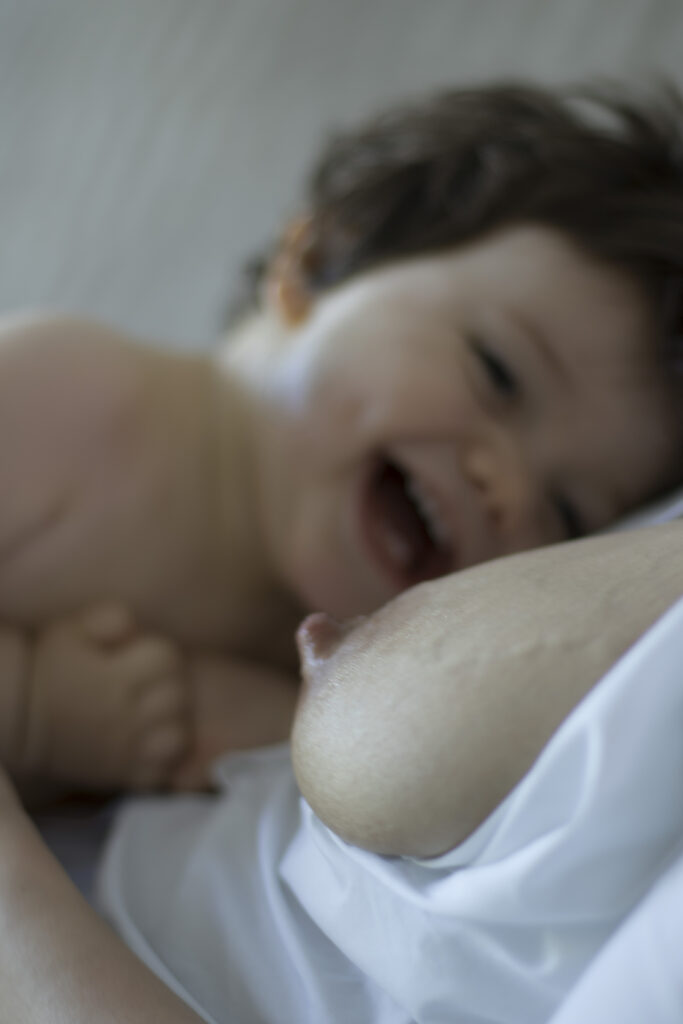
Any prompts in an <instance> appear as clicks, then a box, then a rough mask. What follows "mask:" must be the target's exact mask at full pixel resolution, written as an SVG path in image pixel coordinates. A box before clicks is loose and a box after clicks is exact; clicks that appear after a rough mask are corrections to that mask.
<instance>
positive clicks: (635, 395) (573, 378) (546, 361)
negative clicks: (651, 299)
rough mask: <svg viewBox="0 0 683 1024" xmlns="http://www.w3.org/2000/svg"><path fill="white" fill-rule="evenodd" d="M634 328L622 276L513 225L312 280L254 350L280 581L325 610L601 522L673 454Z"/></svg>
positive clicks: (376, 601) (647, 345)
mask: <svg viewBox="0 0 683 1024" xmlns="http://www.w3.org/2000/svg"><path fill="white" fill-rule="evenodd" d="M653 335H654V326H653V318H652V313H651V310H650V309H649V308H648V305H647V303H646V301H645V299H644V297H643V296H642V295H641V294H640V292H639V291H638V290H637V289H636V288H635V287H634V285H633V283H632V282H631V280H630V279H629V278H627V277H626V276H625V275H622V274H620V273H619V272H617V271H614V270H611V269H606V268H605V267H602V266H599V265H597V264H595V263H593V262H591V261H589V259H588V258H587V257H586V256H584V255H583V254H582V253H580V252H579V251H578V250H577V249H576V248H574V247H573V246H572V245H571V244H570V243H568V242H567V241H565V240H564V239H563V238H562V237H561V236H560V235H558V234H557V233H554V232H551V231H549V230H546V229H541V228H537V227H532V226H521V227H517V228H514V229H509V230H507V231H505V232H502V233H499V234H497V235H494V236H491V237H489V238H486V239H484V240H480V241H478V242H476V244H472V245H470V246H469V247H466V248H462V249H459V250H457V251H454V252H450V253H447V254H441V255H435V256H430V257H424V258H418V259H410V260H406V261H404V262H402V263H394V264H392V265H390V266H387V267H386V268H383V269H378V270H376V271H373V272H371V273H368V274H365V275H361V276H360V277H359V278H358V279H356V280H351V281H350V282H348V283H346V284H343V285H341V286H339V287H338V288H336V289H334V290H332V291H331V292H329V293H328V294H326V295H324V296H323V297H322V298H320V299H319V300H317V301H316V303H315V305H314V308H313V310H312V312H311V314H310V316H309V317H308V319H307V320H306V322H305V323H304V324H303V325H302V326H300V327H298V328H296V329H295V330H292V331H291V332H290V333H289V334H287V335H286V336H284V337H283V339H282V343H281V346H280V349H279V353H278V355H277V357H276V358H273V361H272V367H271V369H272V377H273V381H274V382H275V388H276V391H278V389H279V392H278V393H279V399H278V400H279V401H280V402H281V403H283V404H284V405H285V406H286V407H287V409H288V412H289V414H290V417H289V423H290V424H291V425H292V427H291V430H288V431H284V432H283V434H282V440H281V444H282V446H283V447H282V448H281V450H280V456H281V457H280V458H279V468H278V465H276V466H275V468H274V470H273V474H272V480H271V484H272V490H271V492H270V500H269V508H268V509H267V512H266V514H267V515H268V516H269V519H268V521H267V528H268V531H269V542H270V544H271V548H272V550H273V551H274V553H275V557H276V560H277V561H278V562H279V567H280V570H281V572H282V575H283V576H284V578H285V580H286V581H287V582H288V584H289V585H290V586H291V588H292V589H293V590H294V592H295V593H297V594H298V595H299V597H300V598H301V599H302V601H303V603H304V605H305V606H306V607H309V608H321V609H324V610H326V611H328V612H330V613H332V614H334V615H336V616H339V617H345V616H348V615H357V614H361V613H365V612H367V611H369V610H371V609H373V608H376V607H378V606H379V605H381V604H383V603H384V602H385V601H386V600H388V599H389V598H391V597H392V596H394V595H396V594H397V593H398V592H399V591H401V590H403V589H405V588H406V587H409V586H411V585H413V584H415V583H417V582H419V581H422V580H426V579H430V578H433V577H436V576H440V575H443V574H445V573H448V572H452V571H454V570H459V569H462V568H465V567H467V566H471V565H473V564H475V563H478V562H482V561H485V560H488V559H491V558H495V557H497V556H501V555H505V554H508V553H510V552H514V551H519V550H522V549H526V548H531V547H536V546H539V545H543V544H548V543H552V542H557V541H560V540H562V539H564V538H570V537H573V536H575V535H577V534H580V533H584V532H591V531H595V530H599V529H600V528H601V527H604V526H605V525H606V524H608V523H609V522H610V521H612V520H614V519H615V518H617V517H618V516H619V515H621V514H622V513H623V512H624V511H626V510H627V509H629V508H631V507H633V506H634V505H636V504H638V503H639V502H640V501H641V500H642V499H643V498H644V497H646V496H649V495H650V494H651V493H652V492H653V491H654V490H656V489H657V488H658V487H659V486H661V484H662V483H663V482H664V480H665V479H666V477H667V473H668V469H669V467H670V466H671V465H672V464H673V458H674V454H673V453H674V448H675V444H676V440H675V435H674V431H673V430H672V429H671V425H670V422H669V419H668V416H667V415H666V413H665V408H666V403H665V401H664V393H663V386H662V384H661V383H660V381H659V379H658V377H657V370H656V368H655V363H654V359H653V358H652V355H651V353H652V350H653V347H654V343H655V342H654V336H653Z"/></svg>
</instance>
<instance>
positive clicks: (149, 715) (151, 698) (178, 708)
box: [137, 675, 190, 726]
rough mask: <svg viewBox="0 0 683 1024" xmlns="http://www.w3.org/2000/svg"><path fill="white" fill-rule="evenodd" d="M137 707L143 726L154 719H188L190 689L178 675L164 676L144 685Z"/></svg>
mask: <svg viewBox="0 0 683 1024" xmlns="http://www.w3.org/2000/svg"><path fill="white" fill-rule="evenodd" d="M137 708H138V718H139V721H140V722H141V723H142V724H143V726H144V725H145V723H148V722H151V721H154V720H156V721H160V720H162V719H165V720H168V719H173V718H177V719H178V720H189V711H190V689H189V687H188V685H187V683H186V682H185V680H184V679H182V678H181V677H180V676H173V675H171V676H164V677H162V678H159V679H158V680H155V681H154V682H152V683H150V684H149V685H148V686H147V687H145V689H144V691H143V692H142V693H141V694H140V696H139V697H138V699H137Z"/></svg>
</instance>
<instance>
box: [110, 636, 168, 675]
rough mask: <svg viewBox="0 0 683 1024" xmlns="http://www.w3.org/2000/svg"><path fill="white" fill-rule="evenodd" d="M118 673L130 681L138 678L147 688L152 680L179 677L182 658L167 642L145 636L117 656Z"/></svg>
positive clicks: (159, 638)
mask: <svg viewBox="0 0 683 1024" xmlns="http://www.w3.org/2000/svg"><path fill="white" fill-rule="evenodd" d="M112 664H113V663H112ZM116 671H117V672H120V673H121V674H122V675H124V676H125V677H126V678H128V679H133V678H136V679H138V680H139V682H140V683H141V684H142V685H143V686H147V685H148V683H149V682H150V680H151V679H158V678H162V677H166V678H168V677H171V676H179V675H180V674H181V672H182V657H181V655H180V653H179V652H178V650H177V648H176V647H175V646H174V645H173V644H171V643H169V642H168V641H167V640H162V639H161V637H155V636H145V637H141V638H140V639H138V640H135V641H134V642H133V643H131V644H129V645H128V646H127V647H125V648H124V649H123V650H121V651H120V652H119V653H118V654H117V655H116Z"/></svg>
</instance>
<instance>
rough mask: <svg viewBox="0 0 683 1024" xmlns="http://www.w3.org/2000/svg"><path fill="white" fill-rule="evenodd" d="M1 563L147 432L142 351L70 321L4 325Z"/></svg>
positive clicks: (0, 337)
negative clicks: (18, 539) (11, 547)
mask: <svg viewBox="0 0 683 1024" xmlns="http://www.w3.org/2000/svg"><path fill="white" fill-rule="evenodd" d="M0 328H1V329H0V557H1V556H2V554H3V551H4V550H6V548H7V545H8V544H11V543H12V538H13V537H15V536H17V535H18V534H24V533H25V531H26V530H28V532H29V533H30V532H31V524H32V523H35V524H36V525H37V524H38V522H39V521H41V520H42V519H43V518H44V516H45V515H48V514H49V513H48V509H49V508H54V507H55V506H56V505H58V504H59V502H60V501H62V500H63V497H64V495H65V494H67V493H71V494H73V492H74V491H75V490H78V489H79V488H80V486H81V485H82V483H83V481H84V480H85V479H86V478H87V477H88V476H90V475H91V473H92V469H93V468H94V467H96V466H97V465H98V464H100V465H101V464H102V461H103V460H105V459H108V458H109V457H110V455H111V454H112V453H113V452H119V453H120V452H121V451H122V449H129V450H130V451H132V450H133V449H134V446H135V443H136V437H137V438H139V434H140V433H141V431H143V430H144V410H145V408H146V406H147V405H148V404H149V403H148V402H147V401H146V397H147V396H146V391H147V390H148V387H149V385H148V382H147V379H148V376H149V375H148V374H147V373H146V372H145V368H144V360H143V359H142V358H141V356H140V354H139V351H138V349H137V348H136V346H135V345H134V344H132V343H130V342H127V340H126V339H124V338H122V337H121V336H120V335H119V334H118V333H117V332H115V331H113V330H111V329H110V328H107V327H102V326H100V325H94V324H91V323H88V322H87V321H83V320H78V319H76V318H73V317H67V316H57V317H49V318H45V317H41V318H37V317H35V318H34V317H16V318H12V319H11V320H4V321H3V322H2V323H1V324H0Z"/></svg>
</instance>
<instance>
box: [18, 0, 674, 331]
mask: <svg viewBox="0 0 683 1024" xmlns="http://www.w3.org/2000/svg"><path fill="white" fill-rule="evenodd" d="M657 72H666V73H668V74H670V75H672V76H673V77H675V78H677V79H678V81H679V83H680V84H681V85H683V2H681V0H0V226H1V231H2V245H0V311H1V312H4V311H8V310H13V309H16V308H18V307H27V306H29V307H37V306H40V307H56V308H59V309H67V310H73V311H82V312H87V313H90V314H92V315H95V316H97V317H100V318H103V319H105V320H109V321H111V322H115V323H118V324H120V325H122V326H124V327H128V328H129V329H131V330H133V331H136V332H140V333H142V334H145V335H148V336H150V337H152V338H159V339H166V340H168V342H169V343H171V344H173V345H178V346H183V347H188V346H189V347H194V346H203V345H206V344H209V343H210V342H211V341H212V340H213V339H214V338H215V337H216V335H217V334H218V332H219V330H220V327H221V323H222V318H223V314H224V310H225V308H226V304H227V302H228V299H229V296H230V294H231V291H232V290H233V287H234V283H235V280H236V276H237V274H238V272H239V268H240V266H241V264H242V263H243V261H244V259H245V257H248V256H249V255H250V254H251V253H252V252H253V251H254V250H255V249H258V248H259V247H260V246H261V245H262V244H263V243H264V242H266V241H267V240H269V239H270V238H271V237H272V236H273V235H274V234H276V233H277V231H278V229H279V227H280V225H281V223H282V220H283V217H285V216H286V215H287V214H288V213H290V212H292V211H295V210H296V209H297V206H298V202H299V199H300V196H301V191H302V181H303V173H304V172H305V170H306V168H307V167H308V166H309V165H310V162H311V159H312V157H313V156H314V154H315V152H316V149H317V147H318V145H319V143H320V141H321V140H322V139H323V138H324V137H325V136H326V135H327V134H329V132H330V131H331V130H332V129H334V128H335V127H339V126H343V125H345V124H347V123H349V122H351V121H353V120H354V119H355V118H356V117H357V116H358V115H359V114H362V113H366V112H369V111H372V110H374V109H376V108H377V107H378V106H380V105H381V104H383V103H385V102H386V101H394V100H396V99H398V98H400V97H404V96H406V95H409V94H411V93H412V92H414V91H415V90H423V89H426V88H428V87H431V86H435V85H447V84H453V83H458V82H464V81H470V80H473V79H482V78H490V77H493V76H502V75H517V76H520V75H523V76H531V77H533V78H536V79H540V80H546V81H567V80H573V79H576V78H578V77H581V76H584V75H587V74H591V75H592V74H619V75H623V76H625V77H627V78H629V79H631V80H634V81H639V80H643V79H645V78H646V77H647V76H650V75H652V74H653V73H657Z"/></svg>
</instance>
